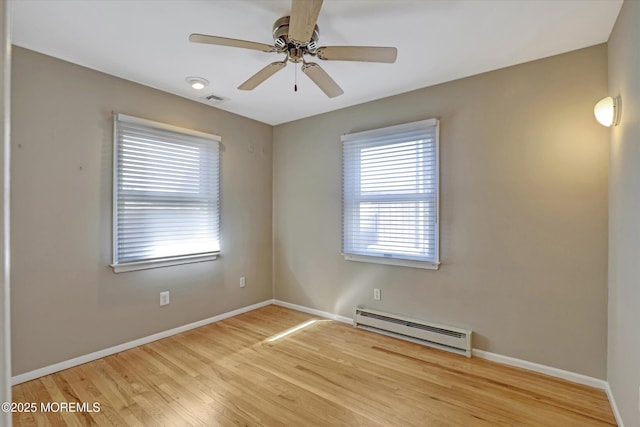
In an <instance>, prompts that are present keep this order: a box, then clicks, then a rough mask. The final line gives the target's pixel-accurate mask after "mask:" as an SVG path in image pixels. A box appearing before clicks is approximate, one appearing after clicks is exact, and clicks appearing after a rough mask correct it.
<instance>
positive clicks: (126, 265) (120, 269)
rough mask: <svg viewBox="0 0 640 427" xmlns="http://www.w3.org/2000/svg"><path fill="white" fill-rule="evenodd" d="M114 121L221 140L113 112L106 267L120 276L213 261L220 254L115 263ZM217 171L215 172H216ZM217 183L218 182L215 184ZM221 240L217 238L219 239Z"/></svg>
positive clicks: (115, 152) (116, 167)
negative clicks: (110, 245)
mask: <svg viewBox="0 0 640 427" xmlns="http://www.w3.org/2000/svg"><path fill="white" fill-rule="evenodd" d="M118 121H124V122H127V123H132V124H139V125H144V126H150V127H153V128H156V129H159V130H165V131H169V132H177V133H182V134H186V135H191V136H195V137H199V138H205V139H210V140H212V141H214V142H217V143H218V144H220V143H221V142H222V138H221V137H220V136H218V135H214V134H209V133H205V132H199V131H196V130H193V129H187V128H182V127H179V126H173V125H169V124H166V123H161V122H156V121H153V120H147V119H141V118H139V117H133V116H128V115H126V114H121V113H115V114H114V115H113V166H112V174H113V177H112V178H113V180H112V193H113V194H112V203H113V204H112V206H111V214H112V227H111V238H112V243H111V244H112V247H111V261H112V263H111V264H109V266H110V267H112V268H113V271H114V273H124V272H128V271H137V270H147V269H151V268H160V267H169V266H173V265H182V264H192V263H196V262H205V261H214V260H216V259H217V258H218V256H220V251H216V252H206V253H202V254H191V255H179V256H169V257H165V258H155V259H149V260H142V261H131V262H123V263H117V262H116V251H117V247H118V238H117V228H118V212H117V209H116V206H118V174H117V170H118V131H117V129H118V127H117V126H118V125H117V122H118ZM219 153H220V152H218V162H220V157H219V156H220V154H219ZM218 172H219V171H218ZM218 182H220V181H218ZM218 216H220V212H218ZM220 237H221V236H220Z"/></svg>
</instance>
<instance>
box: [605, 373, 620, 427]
mask: <svg viewBox="0 0 640 427" xmlns="http://www.w3.org/2000/svg"><path fill="white" fill-rule="evenodd" d="M605 391H606V392H607V397H608V398H609V403H610V404H611V409H612V410H613V415H614V416H615V417H616V422H617V423H618V427H624V423H623V422H622V415H620V411H619V410H618V405H616V399H615V398H614V397H613V392H612V391H611V386H610V385H609V383H607V387H606V388H605Z"/></svg>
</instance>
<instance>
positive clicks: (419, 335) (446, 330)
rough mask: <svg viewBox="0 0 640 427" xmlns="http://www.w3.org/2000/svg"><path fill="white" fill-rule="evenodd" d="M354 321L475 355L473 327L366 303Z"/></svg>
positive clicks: (368, 326)
mask: <svg viewBox="0 0 640 427" xmlns="http://www.w3.org/2000/svg"><path fill="white" fill-rule="evenodd" d="M353 325H354V326H356V327H358V328H362V329H367V330H370V331H373V332H378V333H381V334H385V335H390V336H393V337H397V338H401V339H405V340H409V341H413V342H417V343H419V344H424V345H428V346H430V347H436V348H439V349H442V350H447V351H450V352H453V353H457V354H462V355H465V356H467V357H471V333H472V332H471V331H470V330H467V329H460V328H454V327H451V326H443V325H439V324H436V323H431V322H426V321H424V320H416V319H411V318H408V317H404V316H399V315H397V314H391V313H385V312H382V311H378V310H373V309H370V308H366V307H363V306H358V307H356V309H355V314H354V318H353Z"/></svg>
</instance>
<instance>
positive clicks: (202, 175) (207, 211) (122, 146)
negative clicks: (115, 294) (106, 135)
mask: <svg viewBox="0 0 640 427" xmlns="http://www.w3.org/2000/svg"><path fill="white" fill-rule="evenodd" d="M219 143H220V137H218V136H215V135H209V134H205V133H200V132H196V131H192V130H188V129H182V128H177V127H173V126H169V125H165V124H162V123H157V122H152V121H149V120H143V119H138V118H135V117H130V116H125V115H123V114H117V115H116V116H115V117H114V162H113V164H114V172H113V175H114V176H113V264H112V267H113V268H114V270H115V271H116V272H121V271H130V270H140V269H145V268H154V267H164V266H168V265H175V264H184V263H189V262H199V261H209V260H213V259H215V258H216V256H217V255H218V254H219V253H220V180H219V170H220V160H219V159H220V154H219Z"/></svg>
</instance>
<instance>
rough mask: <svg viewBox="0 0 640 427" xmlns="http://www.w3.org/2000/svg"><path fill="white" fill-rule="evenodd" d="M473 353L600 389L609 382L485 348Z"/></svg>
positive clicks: (605, 387)
mask: <svg viewBox="0 0 640 427" xmlns="http://www.w3.org/2000/svg"><path fill="white" fill-rule="evenodd" d="M471 354H472V355H473V356H475V357H477V358H479V359H486V360H491V361H493V362H498V363H502V364H503V365H509V366H515V367H517V368H522V369H526V370H528V371H534V372H538V373H541V374H545V375H549V376H552V377H556V378H562V379H563V380H567V381H571V382H574V383H577V384H582V385H587V386H589V387H595V388H598V389H600V390H606V389H607V382H606V381H605V380H601V379H598V378H593V377H589V376H587V375H582V374H577V373H575V372H571V371H565V370H563V369H558V368H553V367H551V366H546V365H540V364H538V363H533V362H529V361H526V360H522V359H516V358H515V357H509V356H503V355H501V354H496V353H490V352H488V351H484V350H478V349H475V348H474V349H473V350H471Z"/></svg>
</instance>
